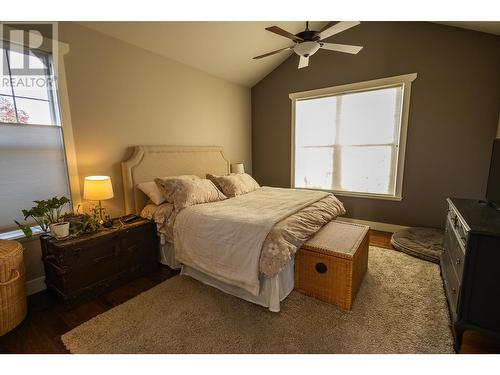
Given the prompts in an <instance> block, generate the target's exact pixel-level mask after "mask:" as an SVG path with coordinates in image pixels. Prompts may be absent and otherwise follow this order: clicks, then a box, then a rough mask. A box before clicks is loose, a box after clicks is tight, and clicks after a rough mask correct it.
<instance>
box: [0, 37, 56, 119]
mask: <svg viewBox="0 0 500 375" xmlns="http://www.w3.org/2000/svg"><path fill="white" fill-rule="evenodd" d="M0 68H1V69H2V72H1V79H2V81H1V82H0V123H5V124H32V125H60V121H59V116H58V114H59V110H58V106H57V96H56V92H55V82H54V75H53V72H52V63H51V56H50V55H49V54H47V53H45V52H42V51H38V50H29V49H27V48H23V47H19V46H16V45H9V44H8V43H6V42H4V43H2V47H0ZM20 73H21V74H20Z"/></svg>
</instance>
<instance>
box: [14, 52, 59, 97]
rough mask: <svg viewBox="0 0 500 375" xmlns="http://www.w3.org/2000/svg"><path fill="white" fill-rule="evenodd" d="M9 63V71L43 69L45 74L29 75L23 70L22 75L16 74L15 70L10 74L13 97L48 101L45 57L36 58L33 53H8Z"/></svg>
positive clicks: (36, 72)
mask: <svg viewBox="0 0 500 375" xmlns="http://www.w3.org/2000/svg"><path fill="white" fill-rule="evenodd" d="M9 59H10V60H9V61H10V66H11V69H23V67H25V66H26V67H28V68H29V69H37V70H40V69H43V70H44V71H45V72H44V73H42V72H39V71H36V70H35V71H34V73H33V74H29V73H30V71H29V70H25V72H24V73H23V74H16V72H15V70H13V72H12V80H13V86H14V95H15V96H23V97H27V98H35V99H44V100H48V99H49V91H48V90H49V88H50V87H49V85H50V81H49V78H50V75H49V74H48V68H47V66H46V65H47V62H46V57H42V56H41V55H40V57H38V56H36V55H35V54H33V53H30V54H29V55H28V54H24V53H20V52H17V51H12V50H11V51H9Z"/></svg>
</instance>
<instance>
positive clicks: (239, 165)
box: [231, 163, 245, 173]
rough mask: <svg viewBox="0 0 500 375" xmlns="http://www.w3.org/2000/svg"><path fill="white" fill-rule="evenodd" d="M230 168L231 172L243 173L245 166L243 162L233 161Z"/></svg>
mask: <svg viewBox="0 0 500 375" xmlns="http://www.w3.org/2000/svg"><path fill="white" fill-rule="evenodd" d="M231 169H232V171H233V173H245V166H244V165H243V163H234V164H233V165H232V168H231Z"/></svg>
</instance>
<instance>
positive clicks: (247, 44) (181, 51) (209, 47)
mask: <svg viewBox="0 0 500 375" xmlns="http://www.w3.org/2000/svg"><path fill="white" fill-rule="evenodd" d="M436 23H441V24H446V25H449V26H456V27H461V28H465V29H471V30H476V31H482V32H487V33H492V34H496V35H500V22H436ZM80 24H81V25H83V26H86V27H88V28H91V29H94V30H96V31H99V32H102V33H104V34H107V35H109V36H112V37H114V38H117V39H120V40H122V41H124V42H127V43H130V44H133V45H135V46H137V47H140V48H144V49H146V50H149V51H151V52H154V53H157V54H159V55H162V56H165V57H167V58H170V59H173V60H176V61H179V62H181V63H183V64H186V65H189V66H191V67H194V68H197V69H199V70H202V71H204V72H206V73H209V74H211V75H214V76H216V77H219V78H222V79H225V80H227V81H230V82H233V83H236V84H240V85H243V86H246V87H252V86H254V85H255V84H256V83H257V82H259V81H260V80H261V79H262V78H264V77H265V76H266V75H267V74H269V73H270V72H272V71H273V70H274V69H275V68H276V67H277V66H279V65H280V64H281V63H282V62H283V61H285V60H286V59H287V57H288V56H290V55H291V54H292V53H293V52H292V51H285V52H282V53H279V54H276V55H273V56H269V57H266V58H263V59H260V60H253V59H252V57H254V56H257V55H261V54H264V53H267V52H270V51H273V50H276V49H279V48H283V47H288V46H291V45H293V42H292V41H291V40H288V39H286V38H284V37H281V36H279V35H276V34H273V33H270V32H269V31H266V30H265V28H266V27H268V26H273V25H276V26H279V27H281V28H283V29H285V30H287V31H290V32H291V33H293V34H296V33H298V32H300V31H303V30H304V28H305V24H304V22H277V21H269V22H253V21H252V22H80ZM325 24H326V22H310V23H309V28H310V29H312V30H318V29H320V28H321V27H322V26H323V25H325ZM345 32H346V33H348V32H349V31H348V30H346V31H345Z"/></svg>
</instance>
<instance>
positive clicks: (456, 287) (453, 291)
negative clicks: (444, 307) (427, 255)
mask: <svg viewBox="0 0 500 375" xmlns="http://www.w3.org/2000/svg"><path fill="white" fill-rule="evenodd" d="M441 270H442V273H443V282H444V288H445V291H446V295H447V296H448V302H449V304H450V310H451V311H452V313H453V315H454V317H456V316H457V313H458V311H457V310H458V309H457V306H458V294H459V291H460V282H459V279H458V277H457V275H456V273H455V269H454V267H453V263H452V260H451V257H450V256H449V254H447V253H444V254H443V255H442V256H441Z"/></svg>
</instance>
